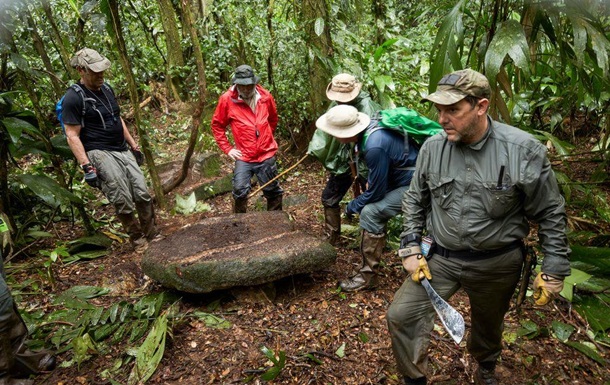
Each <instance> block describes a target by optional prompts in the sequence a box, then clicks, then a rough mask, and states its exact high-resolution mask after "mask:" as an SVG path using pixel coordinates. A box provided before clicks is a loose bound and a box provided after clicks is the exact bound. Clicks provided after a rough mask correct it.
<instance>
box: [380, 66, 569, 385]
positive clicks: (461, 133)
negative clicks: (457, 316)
mask: <svg viewBox="0 0 610 385" xmlns="http://www.w3.org/2000/svg"><path fill="white" fill-rule="evenodd" d="M490 98H491V89H490V87H489V83H488V81H487V78H486V77H485V76H484V75H482V74H480V73H478V72H476V71H473V70H469V69H467V70H461V71H456V72H453V73H451V74H448V75H446V76H444V77H443V78H442V79H441V80H440V81H439V83H438V87H437V90H436V92H434V93H433V94H430V95H428V96H427V97H426V98H425V100H427V101H431V102H432V103H434V106H435V107H436V108H437V110H438V113H439V123H440V124H441V125H442V126H443V130H444V132H442V133H440V134H438V135H435V136H433V137H431V138H430V139H428V140H427V141H426V142H425V143H424V144H423V146H422V147H421V149H420V152H419V157H418V159H417V164H416V171H415V174H414V175H413V179H412V181H411V186H410V189H409V190H408V192H407V193H406V194H405V195H404V198H403V212H404V231H403V233H402V234H401V238H402V239H401V249H400V251H399V255H400V256H401V257H402V258H403V266H404V268H405V270H407V272H408V273H409V274H410V275H411V279H407V280H406V281H405V282H404V284H403V285H402V287H401V288H400V289H399V290H398V291H397V292H396V295H395V297H394V301H393V302H392V304H391V305H390V308H389V309H388V313H387V320H388V327H389V331H390V334H391V338H392V348H393V351H394V356H395V358H396V361H397V364H398V370H399V372H400V374H401V375H402V376H403V377H404V380H405V383H406V384H426V367H427V349H428V345H429V338H430V336H429V334H430V332H431V331H432V329H433V327H434V316H435V315H434V309H433V308H432V305H431V303H430V300H429V299H428V296H427V294H426V291H425V289H424V288H423V287H422V286H421V285H420V284H419V283H420V280H422V279H424V277H425V278H426V279H428V280H430V284H431V285H432V286H433V287H434V289H435V290H436V291H437V292H438V293H439V294H440V295H441V296H442V297H443V298H445V299H449V298H450V297H451V296H452V295H453V294H455V292H457V291H458V289H460V288H462V289H464V291H465V292H466V294H467V295H468V298H469V300H470V312H471V332H470V334H469V339H468V351H469V352H470V354H471V355H472V356H473V357H474V359H475V360H476V361H477V363H478V366H477V369H476V372H475V376H474V377H475V383H476V384H485V385H494V384H497V383H498V382H497V380H496V378H495V374H494V370H495V366H496V361H497V359H498V357H499V356H500V352H501V350H502V330H503V323H504V315H505V314H506V312H507V311H508V308H509V303H510V299H511V297H512V295H513V293H514V291H515V288H516V285H517V283H518V281H519V277H520V275H521V269H522V265H523V259H524V250H523V243H522V239H523V238H524V237H525V236H527V235H528V233H529V230H530V226H529V220H532V221H534V222H537V223H538V235H539V239H540V246H541V248H542V252H543V253H544V256H545V258H544V262H543V263H542V271H541V273H540V274H539V275H538V276H537V277H536V280H535V281H534V299H535V302H536V304H537V305H545V304H547V303H548V302H549V301H550V300H551V299H552V298H553V297H555V296H556V295H558V294H559V292H560V291H561V289H562V287H563V279H564V278H565V277H566V276H568V275H569V274H570V265H569V262H568V254H569V252H570V249H569V247H568V242H567V237H566V227H567V219H566V213H565V200H564V199H563V197H562V196H561V194H560V191H559V187H558V185H557V180H556V178H555V174H554V173H553V170H552V169H551V164H550V162H549V160H548V159H547V156H546V148H545V146H544V145H543V144H542V143H540V142H539V141H538V140H536V139H535V138H534V137H533V136H532V135H530V134H528V133H526V132H525V131H522V130H520V129H518V128H515V127H511V126H508V125H506V124H502V123H499V122H496V121H494V120H492V119H491V118H490V117H489V116H488V114H487V110H488V108H489V100H490ZM424 231H427V233H428V234H429V235H431V236H432V237H433V238H434V240H435V242H436V248H435V249H434V248H433V249H432V250H431V251H430V254H429V257H430V256H431V258H430V259H428V260H426V258H424V257H423V256H422V253H421V249H420V246H419V245H420V242H421V237H422V235H424V234H423V232H424Z"/></svg>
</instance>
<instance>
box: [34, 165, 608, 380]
mask: <svg viewBox="0 0 610 385" xmlns="http://www.w3.org/2000/svg"><path fill="white" fill-rule="evenodd" d="M296 159H297V158H296V157H294V158H292V157H290V158H282V159H281V161H282V162H283V163H282V167H283V168H287V167H288V166H289V165H291V164H292V163H294V162H295V161H296ZM224 167H225V172H230V169H229V167H228V165H225V166H224ZM325 182H326V174H325V172H324V171H323V170H322V168H321V166H320V165H319V164H318V163H315V162H308V163H305V164H304V165H301V166H299V168H297V169H296V170H295V171H293V172H292V173H290V174H289V175H287V176H286V177H285V178H284V179H283V181H282V186H283V188H284V190H285V192H286V195H285V197H286V199H285V202H287V201H289V200H290V197H296V196H299V195H303V196H306V197H307V199H306V200H301V201H303V202H302V203H297V204H293V205H289V204H285V206H284V210H285V211H287V212H288V213H289V214H290V216H291V218H292V219H293V220H294V223H295V225H296V228H297V230H301V231H303V232H305V233H307V234H312V235H315V236H317V237H322V233H323V231H322V217H323V213H322V206H321V204H320V193H321V191H322V189H323V187H324V184H325ZM179 190H180V192H184V191H187V190H188V188H187V187H184V186H183V187H181V188H180V189H179ZM208 203H209V204H210V205H211V206H212V211H210V212H207V213H199V214H194V215H190V216H181V215H170V214H168V213H167V212H161V213H159V222H160V228H161V231H162V232H163V233H165V234H169V233H171V232H173V231H175V230H176V229H178V228H180V227H182V226H183V225H185V224H188V223H193V222H195V221H198V220H199V219H202V218H209V217H214V216H220V215H228V214H230V213H231V205H232V199H231V196H230V194H226V195H223V196H218V197H216V198H214V199H212V200H211V201H209V202H208ZM254 204H255V199H252V201H251V203H250V206H249V208H250V209H252V208H253V206H254ZM106 210H110V209H109V208H106ZM353 224H354V225H357V223H353ZM72 230H73V229H72ZM220 230H221V229H219V233H218V234H217V235H216V236H217V237H218V238H219V239H223V237H224V236H225V234H224V233H223V232H222V231H220ZM66 231H68V229H66ZM70 236H71V237H72V239H74V237H75V236H74V235H73V234H71V235H70ZM202 241H203V240H202ZM225 241H226V242H230V240H229V239H225ZM140 258H141V257H140V256H139V255H137V254H135V253H132V252H131V251H130V250H129V246H128V245H127V244H125V243H123V244H118V243H117V242H115V246H114V249H113V251H112V253H111V254H110V255H108V256H107V257H104V258H100V259H97V260H92V261H87V262H81V263H77V264H74V265H69V266H65V265H59V264H57V265H56V267H55V276H56V277H57V282H56V286H55V287H54V288H50V287H49V288H48V290H47V291H49V294H59V293H61V292H62V291H64V290H66V289H68V288H70V287H72V286H75V285H97V286H111V287H113V293H112V296H111V297H110V296H109V297H108V298H107V299H102V300H107V301H108V303H109V304H111V303H113V302H117V301H119V300H125V301H132V302H133V301H135V300H134V297H137V296H138V295H141V294H146V293H153V292H158V291H162V290H164V289H163V288H162V287H160V286H159V285H158V284H156V283H154V282H151V281H150V280H148V279H147V278H146V277H144V276H143V274H142V272H141V269H140ZM384 260H385V265H384V266H383V268H382V273H383V277H382V279H380V284H379V287H378V288H377V289H376V290H374V291H363V292H358V293H354V294H351V293H339V292H337V290H336V288H337V281H338V280H341V279H343V278H345V277H346V276H348V274H349V273H350V271H352V270H353V269H354V268H356V267H357V266H358V265H359V263H360V256H359V253H358V251H357V243H356V240H355V239H350V238H344V239H343V240H342V243H341V245H340V246H339V247H338V258H337V262H336V264H334V265H333V266H331V268H329V269H326V270H322V271H318V272H315V273H312V274H308V275H298V276H292V277H289V278H285V279H281V280H279V281H277V282H275V295H269V294H268V292H265V293H266V294H265V295H260V293H261V289H260V288H241V289H238V290H230V291H220V292H213V293H210V294H206V295H186V294H184V295H183V296H182V299H181V301H180V302H179V306H180V311H181V312H182V313H186V312H190V311H193V310H202V311H208V312H211V313H213V314H215V315H218V316H221V317H223V318H224V319H226V320H227V321H229V322H230V323H231V324H232V326H231V327H230V328H228V329H213V328H208V327H206V326H205V324H204V323H203V322H202V321H198V320H195V319H194V318H185V319H183V320H182V321H180V322H175V323H174V324H173V325H172V326H173V331H172V333H171V336H170V337H168V341H167V345H166V350H165V354H164V357H163V359H162V361H161V364H160V365H159V367H158V369H157V371H156V372H155V374H154V375H153V377H152V378H151V379H150V380H149V382H148V383H150V384H238V383H244V382H245V381H246V380H247V379H250V383H253V384H259V383H262V382H263V381H261V380H260V375H261V374H262V373H263V372H264V371H265V370H267V369H268V368H270V367H271V366H272V364H271V362H269V361H268V360H267V358H266V357H265V356H264V355H263V353H262V352H261V347H262V346H266V347H268V348H269V349H272V350H274V351H275V352H276V353H279V352H280V351H281V352H285V354H286V357H287V359H286V366H285V367H284V369H283V370H282V371H281V373H280V375H279V376H278V377H277V379H276V380H274V381H273V382H272V383H274V384H320V385H322V384H350V385H352V384H354V385H355V384H402V379H400V378H399V376H398V375H397V370H396V365H395V362H394V358H393V355H392V350H391V346H390V337H389V334H388V330H387V326H386V320H385V313H386V310H387V308H388V306H389V304H390V303H391V301H392V298H393V295H394V293H395V291H396V290H397V289H398V288H399V287H400V285H401V284H402V282H403V281H404V279H405V274H404V272H403V270H402V267H401V266H400V263H399V260H398V258H397V257H396V255H395V252H392V251H391V250H389V249H387V250H386V251H385V253H384ZM25 278H26V277H25V275H24V276H23V279H25ZM449 302H450V303H451V304H452V305H453V306H454V307H456V308H457V310H458V311H460V313H462V314H463V315H464V317H465V319H466V322H467V328H466V329H467V333H468V331H469V327H470V324H469V315H468V314H469V313H468V312H469V305H468V299H467V297H466V296H465V295H464V294H463V293H462V292H458V294H457V295H455V296H454V297H453V298H452V299H451V300H450V301H449ZM218 303H219V304H220V306H219V307H218V308H214V310H212V311H210V310H209V309H210V307H209V306H210V305H212V304H214V305H216V304H218ZM526 319H529V320H532V321H534V322H535V323H537V324H538V325H539V326H540V327H547V328H549V330H550V326H551V322H552V321H553V320H558V321H562V322H566V323H570V324H572V325H575V326H576V327H577V328H578V331H577V335H576V339H577V340H580V341H589V340H588V338H587V336H586V330H587V325H586V323H585V322H584V321H583V320H582V318H581V317H580V316H579V315H578V314H577V313H576V311H574V310H573V309H572V308H571V307H570V305H569V304H568V303H567V302H565V301H563V300H556V301H555V303H554V304H552V305H551V306H548V307H545V308H535V307H534V306H533V305H532V303H531V300H528V301H526V303H525V304H524V305H523V306H522V308H521V309H520V312H519V311H518V310H517V309H515V306H514V301H513V305H512V306H511V309H510V311H509V313H508V314H507V316H506V328H505V329H506V332H507V335H514V334H515V333H516V332H517V330H518V329H519V328H520V327H521V324H520V321H522V320H526ZM466 339H467V337H466V338H465V340H466ZM507 341H511V342H506V343H505V349H504V350H503V352H502V356H501V362H500V364H499V368H498V376H499V377H500V379H501V380H500V383H502V384H604V383H607V382H608V381H610V369H609V368H608V367H604V366H602V365H599V364H598V363H596V362H595V361H593V360H592V359H590V358H588V357H587V356H585V355H583V354H581V353H579V352H578V351H576V350H574V349H573V348H571V347H568V346H566V345H564V344H562V343H561V342H559V341H558V340H557V339H556V338H554V337H552V336H539V337H537V338H535V339H533V340H528V339H526V338H520V337H519V338H516V339H515V340H514V341H513V340H512V339H510V338H507ZM343 345H344V346H345V347H344V353H345V355H344V357H340V356H339V355H337V354H336V352H337V350H338V349H340V348H341V347H342V346H343ZM125 347H126V345H124V344H118V345H116V346H112V347H111V349H112V354H107V355H102V356H95V357H93V358H92V359H91V360H90V361H88V362H85V363H83V364H81V365H80V368H77V367H76V366H72V367H69V368H58V369H56V370H55V371H54V372H53V373H51V374H48V375H43V376H39V377H38V378H37V380H36V381H37V383H40V384H57V385H59V384H65V385H68V384H109V382H108V381H107V380H104V379H102V378H101V377H100V375H99V374H100V372H101V371H102V370H103V369H106V368H110V367H111V366H112V365H113V362H114V359H115V357H117V356H120V355H121V354H123V353H124V351H125ZM599 348H600V349H601V351H602V352H604V354H605V355H607V352H608V351H607V350H606V349H605V348H603V347H599ZM312 357H314V358H315V360H314V359H312ZM70 358H71V353H70V352H67V353H62V354H60V355H59V361H60V362H61V361H66V360H69V359H70ZM474 369H475V365H474V364H473V361H472V359H471V357H470V356H469V355H468V353H467V349H466V346H465V342H463V343H462V344H461V345H460V346H457V345H456V344H455V343H454V342H453V341H452V340H451V339H450V337H449V336H448V335H447V334H446V333H445V331H444V330H443V328H442V326H441V325H440V323H438V322H437V327H436V328H435V331H434V332H433V333H432V339H431V346H430V362H429V378H430V380H431V383H433V384H469V383H472V382H473V379H472V376H473V371H474ZM128 371H129V368H126V369H125V377H124V378H122V379H119V380H122V382H123V383H125V382H126V378H127V376H128Z"/></svg>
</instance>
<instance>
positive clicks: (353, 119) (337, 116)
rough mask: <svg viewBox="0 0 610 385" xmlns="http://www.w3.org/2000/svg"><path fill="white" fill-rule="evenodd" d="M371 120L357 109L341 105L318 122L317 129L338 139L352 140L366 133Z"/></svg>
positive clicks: (321, 117)
mask: <svg viewBox="0 0 610 385" xmlns="http://www.w3.org/2000/svg"><path fill="white" fill-rule="evenodd" d="M370 122H371V118H370V117H369V116H368V115H367V114H364V113H362V112H358V110H357V109H356V107H353V106H350V105H347V104H340V105H338V106H335V107H333V108H331V109H330V110H328V112H327V113H325V114H324V115H322V116H320V117H319V118H318V120H316V127H318V128H319V129H320V130H322V131H324V132H326V133H327V134H329V135H332V136H334V137H336V138H351V137H354V136H356V135H358V134H359V133H360V132H362V131H364V130H365V129H366V128H367V127H368V125H369V123H370Z"/></svg>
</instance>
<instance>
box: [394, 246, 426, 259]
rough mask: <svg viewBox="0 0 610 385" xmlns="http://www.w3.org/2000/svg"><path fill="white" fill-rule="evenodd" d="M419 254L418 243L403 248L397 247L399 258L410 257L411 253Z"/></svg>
mask: <svg viewBox="0 0 610 385" xmlns="http://www.w3.org/2000/svg"><path fill="white" fill-rule="evenodd" d="M417 254H419V255H421V247H420V246H419V245H415V246H411V247H407V248H404V249H399V250H398V256H399V257H400V258H407V257H410V256H412V255H417Z"/></svg>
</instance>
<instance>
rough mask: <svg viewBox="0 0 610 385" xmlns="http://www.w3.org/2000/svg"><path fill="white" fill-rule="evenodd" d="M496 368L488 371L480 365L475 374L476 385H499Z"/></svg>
mask: <svg viewBox="0 0 610 385" xmlns="http://www.w3.org/2000/svg"><path fill="white" fill-rule="evenodd" d="M494 372H495V368H490V369H486V368H484V367H482V366H481V365H479V367H478V368H477V371H476V373H475V374H474V383H475V385H498V380H497V379H496V375H495V374H494Z"/></svg>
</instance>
